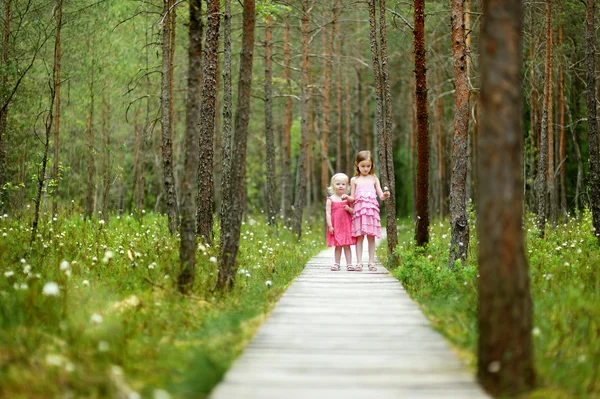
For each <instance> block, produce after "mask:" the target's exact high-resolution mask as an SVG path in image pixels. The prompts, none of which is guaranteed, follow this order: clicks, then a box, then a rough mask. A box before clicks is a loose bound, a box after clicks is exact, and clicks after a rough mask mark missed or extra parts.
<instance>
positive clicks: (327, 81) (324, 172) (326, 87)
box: [315, 24, 333, 198]
mask: <svg viewBox="0 0 600 399" xmlns="http://www.w3.org/2000/svg"><path fill="white" fill-rule="evenodd" d="M329 28H330V29H329V30H328V29H323V31H322V32H321V34H322V36H321V37H322V38H323V51H324V52H325V54H323V69H322V70H323V80H324V82H323V118H322V121H323V127H322V130H321V149H320V153H321V184H320V186H321V189H320V190H319V191H318V192H320V193H321V195H322V198H325V197H327V186H328V185H329V184H328V183H329V167H328V162H329V135H330V130H331V122H330V118H331V66H332V61H331V53H332V50H331V45H332V40H333V29H332V27H331V24H330V26H329ZM315 111H316V107H315Z"/></svg>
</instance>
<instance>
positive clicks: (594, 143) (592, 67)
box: [585, 0, 600, 244]
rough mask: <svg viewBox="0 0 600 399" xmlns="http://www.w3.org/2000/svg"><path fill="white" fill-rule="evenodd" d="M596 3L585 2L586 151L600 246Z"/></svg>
mask: <svg viewBox="0 0 600 399" xmlns="http://www.w3.org/2000/svg"><path fill="white" fill-rule="evenodd" d="M595 13H596V3H595V1H594V0H587V7H586V12H585V66H586V68H585V69H586V73H585V81H586V86H587V95H586V105H587V116H588V118H587V121H588V151H589V163H590V177H589V180H590V208H591V210H592V223H593V226H594V235H595V236H596V239H597V240H598V244H600V145H599V144H598V119H597V115H596V36H595V27H594V17H595Z"/></svg>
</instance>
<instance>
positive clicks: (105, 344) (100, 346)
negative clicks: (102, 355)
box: [98, 341, 110, 352]
mask: <svg viewBox="0 0 600 399" xmlns="http://www.w3.org/2000/svg"><path fill="white" fill-rule="evenodd" d="M109 348H110V346H109V345H108V342H106V341H100V342H98V351H100V352H107V351H108V349H109Z"/></svg>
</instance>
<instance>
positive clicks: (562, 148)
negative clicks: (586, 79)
mask: <svg viewBox="0 0 600 399" xmlns="http://www.w3.org/2000/svg"><path fill="white" fill-rule="evenodd" d="M563 44H564V39H563V26H562V25H560V26H559V27H558V47H559V48H562V47H563ZM558 137H559V147H558V154H559V159H558V162H559V164H560V169H559V170H560V214H561V216H562V220H563V222H565V223H566V221H567V211H568V209H567V168H566V162H567V154H566V142H565V70H564V63H563V62H562V61H561V62H560V63H559V65H558Z"/></svg>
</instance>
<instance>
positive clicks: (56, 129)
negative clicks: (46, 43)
mask: <svg viewBox="0 0 600 399" xmlns="http://www.w3.org/2000/svg"><path fill="white" fill-rule="evenodd" d="M61 7H62V4H61ZM61 14H62V11H61ZM61 31H62V15H61V26H57V27H56V44H55V46H56V47H55V48H56V50H55V51H56V60H55V61H56V85H55V87H54V89H55V90H56V94H55V97H56V98H55V100H54V106H55V107H56V110H55V112H54V159H53V165H52V186H53V187H52V211H51V213H50V214H51V215H52V216H56V212H57V208H58V186H59V181H60V175H59V174H60V171H59V168H58V166H59V162H58V153H59V149H60V141H59V136H60V86H61V85H60V65H61V60H62V47H61V37H60V33H61Z"/></svg>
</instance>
